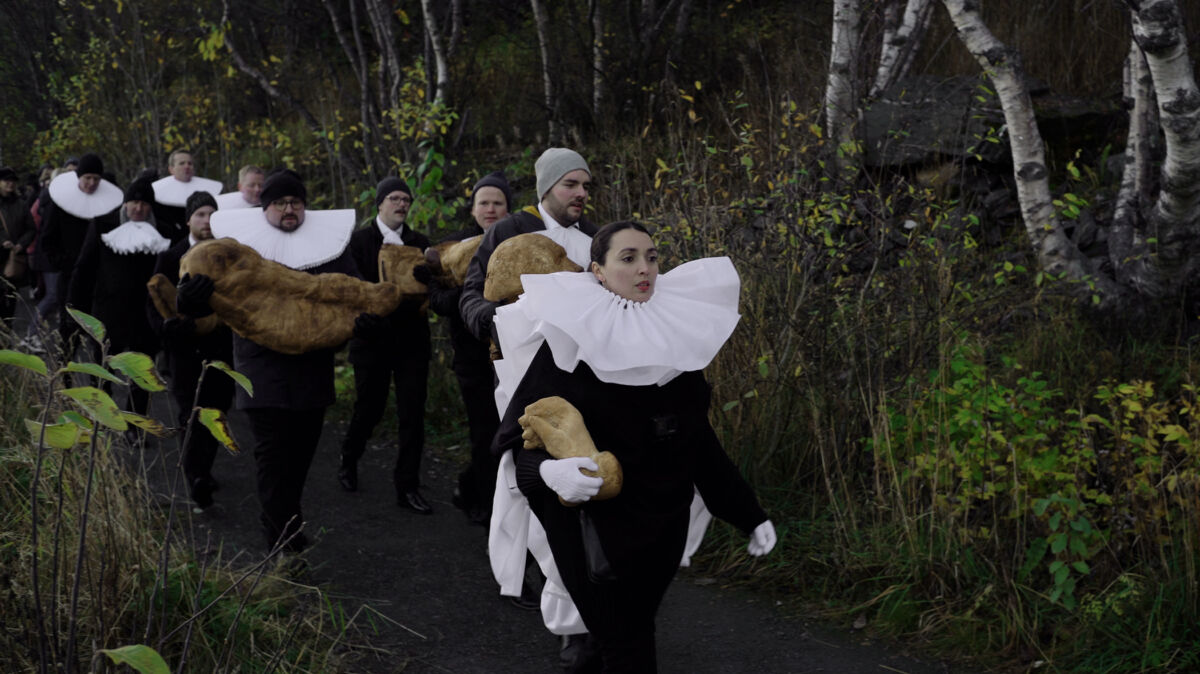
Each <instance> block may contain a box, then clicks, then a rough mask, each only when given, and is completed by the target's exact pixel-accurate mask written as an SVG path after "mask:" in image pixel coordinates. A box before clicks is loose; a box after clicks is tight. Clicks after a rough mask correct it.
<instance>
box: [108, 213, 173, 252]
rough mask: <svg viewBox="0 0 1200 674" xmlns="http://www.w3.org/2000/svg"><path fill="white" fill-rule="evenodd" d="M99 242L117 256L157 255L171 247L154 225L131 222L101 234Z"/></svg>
mask: <svg viewBox="0 0 1200 674" xmlns="http://www.w3.org/2000/svg"><path fill="white" fill-rule="evenodd" d="M100 240H101V241H103V242H104V245H106V246H108V249H109V250H111V251H112V252H114V253H116V254H118V255H129V254H130V253H154V254H158V253H161V252H163V251H164V250H166V249H168V248H170V247H171V240H170V239H168V238H166V237H164V236H163V235H162V234H159V233H158V230H157V229H156V228H155V227H154V225H152V224H150V223H148V222H136V221H133V220H130V221H129V222H126V223H125V224H123V225H121V226H120V227H116V228H114V229H112V230H111V231H109V232H107V233H105V234H101V235H100Z"/></svg>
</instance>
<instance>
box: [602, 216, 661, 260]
mask: <svg viewBox="0 0 1200 674" xmlns="http://www.w3.org/2000/svg"><path fill="white" fill-rule="evenodd" d="M625 229H636V230H637V231H639V232H641V233H642V234H645V235H646V236H650V232H648V231H646V227H645V226H644V225H642V223H640V222H634V221H633V220H621V221H619V222H610V223H608V224H607V225H605V226H603V227H601V228H600V231H598V232H596V235H595V236H593V237H592V262H595V263H596V264H598V265H600V266H604V256H605V255H608V249H609V248H612V238H613V237H614V236H616V234H617V232H620V231H622V230H625Z"/></svg>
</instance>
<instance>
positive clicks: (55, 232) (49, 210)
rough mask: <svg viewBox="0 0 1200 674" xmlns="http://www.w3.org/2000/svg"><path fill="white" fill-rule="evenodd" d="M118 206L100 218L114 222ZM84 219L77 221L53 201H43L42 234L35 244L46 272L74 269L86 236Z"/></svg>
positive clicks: (86, 220) (87, 221)
mask: <svg viewBox="0 0 1200 674" xmlns="http://www.w3.org/2000/svg"><path fill="white" fill-rule="evenodd" d="M119 209H120V206H118V207H117V208H116V209H114V210H113V211H112V212H111V213H108V214H106V215H104V216H101V218H102V219H107V220H110V221H112V222H115V221H116V219H117V217H116V213H117V211H118V210H119ZM89 222H91V221H90V220H88V219H87V218H80V217H76V216H74V215H71V214H70V213H68V212H66V211H64V210H63V209H61V208H59V206H58V204H56V203H54V200H53V199H49V200H47V203H46V210H45V211H43V214H42V233H41V238H40V239H39V240H38V245H39V247H41V249H42V250H43V251H44V252H45V253H46V260H47V261H48V262H49V263H50V270H49V271H57V272H67V273H68V274H69V273H70V272H71V270H72V269H73V268H74V267H75V260H77V259H79V251H81V250H83V240H84V239H85V238H86V237H87V233H88V223H89Z"/></svg>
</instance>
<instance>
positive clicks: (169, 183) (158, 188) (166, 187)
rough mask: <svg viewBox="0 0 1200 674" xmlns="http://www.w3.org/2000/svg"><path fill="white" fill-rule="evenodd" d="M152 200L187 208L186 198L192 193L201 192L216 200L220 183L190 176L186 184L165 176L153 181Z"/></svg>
mask: <svg viewBox="0 0 1200 674" xmlns="http://www.w3.org/2000/svg"><path fill="white" fill-rule="evenodd" d="M153 187H154V200H155V201H157V202H158V203H160V204H164V205H166V206H187V198H188V197H190V196H192V192H200V191H201V190H203V191H205V192H208V193H209V194H211V195H213V198H216V196H217V195H218V194H220V193H221V183H219V182H217V181H216V180H212V179H210V178H201V177H200V176H192V179H191V180H189V181H187V182H186V183H185V182H183V181H182V180H180V179H178V178H176V177H175V176H167V177H166V178H159V179H158V180H155V181H154V184H153Z"/></svg>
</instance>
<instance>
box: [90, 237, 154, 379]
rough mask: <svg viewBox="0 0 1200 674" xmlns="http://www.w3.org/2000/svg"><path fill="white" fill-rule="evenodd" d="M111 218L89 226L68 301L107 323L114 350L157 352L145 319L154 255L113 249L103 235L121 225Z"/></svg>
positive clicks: (116, 351)
mask: <svg viewBox="0 0 1200 674" xmlns="http://www.w3.org/2000/svg"><path fill="white" fill-rule="evenodd" d="M117 224H118V223H117V222H116V220H115V219H112V218H110V217H108V216H104V217H101V218H96V219H95V220H93V221H92V223H91V225H89V226H88V229H87V234H86V236H85V237H84V241H83V244H82V248H81V250H80V252H79V258H78V259H77V260H76V262H75V269H74V271H73V272H72V274H71V282H70V285H69V286H68V292H67V301H68V302H69V303H70V304H71V306H74V307H75V308H76V309H80V310H82V311H86V312H87V313H89V314H92V315H93V316H95V317H96V318H98V319H100V320H101V322H103V323H104V327H105V329H106V330H107V332H108V340H109V342H110V343H111V345H112V346H111V348H110V350H109V352H110V353H120V352H121V351H128V350H133V351H141V352H143V353H146V354H149V355H154V354H155V353H156V352H157V351H158V339H157V338H156V337H155V335H154V331H153V330H151V328H150V324H149V322H148V321H147V319H146V312H145V311H144V307H145V306H146V302H147V300H148V298H149V293H148V292H147V290H146V282H147V281H149V280H150V277H151V276H152V275H153V274H154V260H155V258H156V255H155V254H154V253H128V254H124V255H122V254H118V253H115V252H113V250H112V249H111V248H109V247H108V246H107V245H105V243H104V242H103V241H102V240H101V239H100V235H101V234H104V233H105V232H108V231H111V230H112V229H114V228H115V227H116V226H117Z"/></svg>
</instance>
